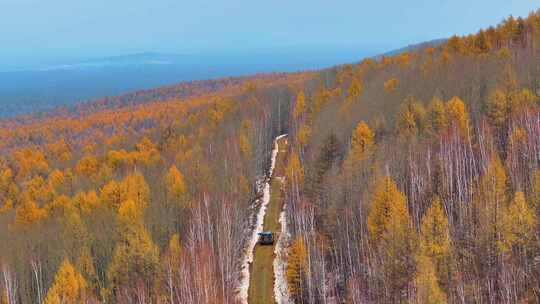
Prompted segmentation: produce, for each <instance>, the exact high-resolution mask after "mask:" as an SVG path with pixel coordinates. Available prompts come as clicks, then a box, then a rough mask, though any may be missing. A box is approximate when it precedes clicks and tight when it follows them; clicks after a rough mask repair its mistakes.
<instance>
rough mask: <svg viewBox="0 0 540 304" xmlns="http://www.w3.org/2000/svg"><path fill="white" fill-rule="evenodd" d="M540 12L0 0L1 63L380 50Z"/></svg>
mask: <svg viewBox="0 0 540 304" xmlns="http://www.w3.org/2000/svg"><path fill="white" fill-rule="evenodd" d="M539 7H540V2H538V1H537V0H399V1H397V0H394V1H383V0H370V1H365V0H271V1H257V0H192V1H184V0H0V66H20V65H30V64H37V63H44V62H47V63H53V62H63V61H69V60H76V59H82V58H99V57H103V56H114V55H125V54H131V53H140V52H164V53H176V54H243V53H261V54H265V53H273V54H275V53H282V54H284V56H286V55H287V54H290V53H297V54H298V53H310V52H322V53H324V52H328V53H332V52H356V51H358V52H359V53H362V52H364V53H365V52H383V51H388V50H391V49H395V48H400V47H403V46H406V45H408V44H412V43H417V42H422V41H426V40H432V39H436V38H443V37H448V36H450V35H452V34H466V33H471V32H475V31H477V30H478V29H480V28H483V27H486V26H489V25H494V24H496V23H498V22H499V21H500V20H501V19H503V18H504V17H506V16H508V15H510V14H512V15H514V16H526V15H527V14H528V12H529V11H531V10H533V9H537V8H539Z"/></svg>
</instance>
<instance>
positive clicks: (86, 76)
mask: <svg viewBox="0 0 540 304" xmlns="http://www.w3.org/2000/svg"><path fill="white" fill-rule="evenodd" d="M369 55H372V54H369V53H362V52H352V51H350V52H333V53H332V52H325V51H320V50H313V52H307V53H294V52H293V53H280V52H276V53H273V54H264V53H258V54H235V55H192V54H186V55H182V54H164V53H139V54H130V55H124V56H112V57H105V58H96V59H87V60H79V61H72V62H66V63H62V64H54V65H43V66H37V67H34V68H32V69H26V70H19V71H4V72H0V117H8V116H14V115H17V114H27V113H31V112H40V111H46V110H50V109H52V108H55V107H57V106H65V105H73V104H78V103H80V102H81V101H87V100H94V99H98V98H103V97H106V96H116V95H121V94H125V93H128V92H132V91H137V90H145V89H150V88H156V87H161V86H169V85H174V84H178V83H181V82H186V81H195V80H203V79H218V78H223V77H231V76H234V77H237V76H244V75H251V74H256V73H272V72H278V71H279V72H292V71H300V70H309V69H316V68H322V67H328V66H333V65H335V64H337V63H342V62H352V61H355V60H357V59H358V58H362V57H365V56H369Z"/></svg>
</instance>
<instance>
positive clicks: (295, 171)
mask: <svg viewBox="0 0 540 304" xmlns="http://www.w3.org/2000/svg"><path fill="white" fill-rule="evenodd" d="M285 176H286V177H287V180H288V181H289V183H291V184H296V185H302V184H303V182H304V169H303V168H302V164H301V163H300V157H298V154H297V153H296V152H294V151H293V152H292V153H291V155H290V156H289V161H288V163H287V167H286V168H285Z"/></svg>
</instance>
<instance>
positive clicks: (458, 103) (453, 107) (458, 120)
mask: <svg viewBox="0 0 540 304" xmlns="http://www.w3.org/2000/svg"><path fill="white" fill-rule="evenodd" d="M446 113H447V114H448V119H449V122H450V124H451V125H452V124H454V125H455V126H456V127H457V128H458V131H459V132H460V134H461V135H463V136H464V135H466V134H467V132H468V131H469V114H468V113H467V109H466V108H465V103H464V102H463V100H461V98H459V97H457V96H454V97H452V98H450V100H449V101H448V102H447V103H446Z"/></svg>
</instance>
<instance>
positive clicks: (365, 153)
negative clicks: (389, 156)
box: [350, 121, 375, 161]
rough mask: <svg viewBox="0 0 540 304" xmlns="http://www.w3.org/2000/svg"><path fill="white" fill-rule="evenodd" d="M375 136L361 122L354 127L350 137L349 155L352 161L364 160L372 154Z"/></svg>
mask: <svg viewBox="0 0 540 304" xmlns="http://www.w3.org/2000/svg"><path fill="white" fill-rule="evenodd" d="M374 146H375V134H374V133H373V131H371V129H370V128H369V126H368V125H367V124H366V123H365V122H363V121H361V122H359V123H358V124H357V125H356V128H355V129H354V131H353V133H352V137H351V152H350V153H351V154H352V157H353V159H354V161H361V160H364V159H366V158H367V157H369V156H370V155H371V153H372V152H373V148H374Z"/></svg>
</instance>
